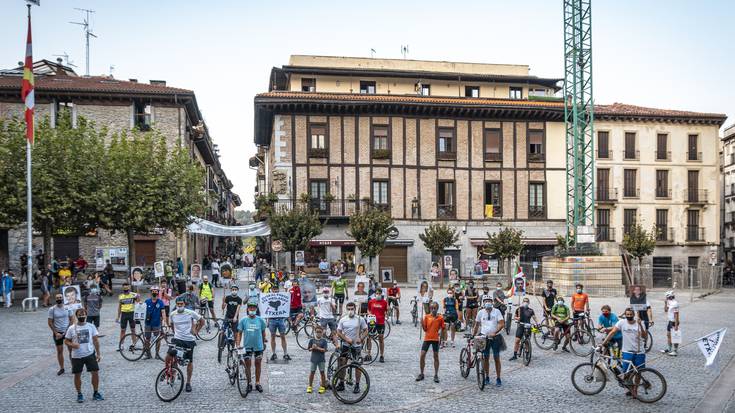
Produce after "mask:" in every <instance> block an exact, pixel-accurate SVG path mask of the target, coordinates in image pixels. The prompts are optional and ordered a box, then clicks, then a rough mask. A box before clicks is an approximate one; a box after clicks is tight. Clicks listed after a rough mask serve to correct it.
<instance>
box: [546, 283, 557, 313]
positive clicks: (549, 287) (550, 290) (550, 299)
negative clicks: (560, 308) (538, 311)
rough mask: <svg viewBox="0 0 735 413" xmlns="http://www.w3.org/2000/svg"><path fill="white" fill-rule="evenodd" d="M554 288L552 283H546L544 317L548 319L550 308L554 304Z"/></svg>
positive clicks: (555, 293)
mask: <svg viewBox="0 0 735 413" xmlns="http://www.w3.org/2000/svg"><path fill="white" fill-rule="evenodd" d="M556 295H557V292H556V288H554V281H552V280H548V281H546V289H545V290H544V301H543V302H544V315H545V316H546V317H547V318H548V317H550V316H551V308H552V307H553V306H554V304H556Z"/></svg>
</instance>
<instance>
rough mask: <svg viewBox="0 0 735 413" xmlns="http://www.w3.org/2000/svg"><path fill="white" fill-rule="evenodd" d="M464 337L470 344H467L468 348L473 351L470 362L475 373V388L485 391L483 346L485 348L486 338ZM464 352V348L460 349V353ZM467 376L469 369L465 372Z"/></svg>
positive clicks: (467, 335) (480, 336) (481, 336)
mask: <svg viewBox="0 0 735 413" xmlns="http://www.w3.org/2000/svg"><path fill="white" fill-rule="evenodd" d="M465 337H467V341H471V342H472V343H471V345H470V344H469V343H468V348H469V347H470V346H471V347H472V349H474V356H473V357H472V360H473V366H474V367H475V371H476V372H477V387H479V388H480V390H485V378H486V377H487V375H486V374H485V364H484V361H485V354H483V351H485V346H487V337H485V336H483V335H478V336H476V337H473V336H472V334H465ZM464 350H466V348H463V349H462V351H464ZM461 354H462V353H461V352H460V355H461ZM469 357H470V356H469V355H468V359H469ZM460 363H461V361H460ZM460 368H461V366H460ZM467 375H468V376H469V369H468V370H467Z"/></svg>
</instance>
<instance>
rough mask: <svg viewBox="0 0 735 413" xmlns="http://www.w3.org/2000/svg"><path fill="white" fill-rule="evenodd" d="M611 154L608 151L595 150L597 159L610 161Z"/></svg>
mask: <svg viewBox="0 0 735 413" xmlns="http://www.w3.org/2000/svg"><path fill="white" fill-rule="evenodd" d="M611 153H612V152H611V151H609V150H600V149H597V159H610V154H611Z"/></svg>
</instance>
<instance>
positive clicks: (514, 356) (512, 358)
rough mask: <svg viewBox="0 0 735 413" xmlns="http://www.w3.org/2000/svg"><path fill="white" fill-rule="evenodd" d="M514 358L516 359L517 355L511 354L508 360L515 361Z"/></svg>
mask: <svg viewBox="0 0 735 413" xmlns="http://www.w3.org/2000/svg"><path fill="white" fill-rule="evenodd" d="M515 360H518V356H517V355H515V354H514V355H513V357H511V358H509V359H508V361H515Z"/></svg>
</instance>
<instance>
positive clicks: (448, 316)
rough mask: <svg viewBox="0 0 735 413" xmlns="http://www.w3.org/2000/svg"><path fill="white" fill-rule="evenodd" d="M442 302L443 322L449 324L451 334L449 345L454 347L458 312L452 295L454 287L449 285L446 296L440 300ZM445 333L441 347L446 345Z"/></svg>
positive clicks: (455, 300) (455, 299)
mask: <svg viewBox="0 0 735 413" xmlns="http://www.w3.org/2000/svg"><path fill="white" fill-rule="evenodd" d="M442 303H443V304H444V322H446V323H447V325H448V326H449V331H450V335H451V339H452V341H451V345H452V347H454V335H455V333H456V328H457V327H456V325H455V324H456V323H457V314H458V313H459V309H458V304H457V298H456V297H455V296H454V288H453V287H450V288H449V290H448V291H447V296H446V297H444V299H443V300H442ZM445 334H446V332H445ZM446 341H447V337H446V335H445V336H443V337H442V347H444V346H445V345H446Z"/></svg>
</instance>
